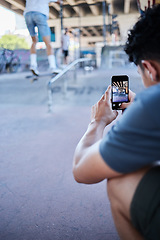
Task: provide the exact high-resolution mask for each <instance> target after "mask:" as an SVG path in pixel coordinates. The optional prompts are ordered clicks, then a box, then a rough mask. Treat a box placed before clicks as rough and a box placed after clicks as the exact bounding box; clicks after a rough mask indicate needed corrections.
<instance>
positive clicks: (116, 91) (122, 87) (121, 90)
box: [112, 80, 128, 102]
mask: <svg viewBox="0 0 160 240" xmlns="http://www.w3.org/2000/svg"><path fill="white" fill-rule="evenodd" d="M112 93H113V97H112V102H128V81H123V80H122V81H121V80H120V81H113V82H112Z"/></svg>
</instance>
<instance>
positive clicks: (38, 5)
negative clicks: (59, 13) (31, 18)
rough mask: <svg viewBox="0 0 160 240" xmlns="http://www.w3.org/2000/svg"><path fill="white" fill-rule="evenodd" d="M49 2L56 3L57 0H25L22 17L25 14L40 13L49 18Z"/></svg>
mask: <svg viewBox="0 0 160 240" xmlns="http://www.w3.org/2000/svg"><path fill="white" fill-rule="evenodd" d="M49 2H57V0H52V1H51V0H26V8H25V11H24V15H25V14H26V13H27V12H32V11H34V12H40V13H42V14H44V15H46V16H47V17H48V16H49V5H48V4H49Z"/></svg>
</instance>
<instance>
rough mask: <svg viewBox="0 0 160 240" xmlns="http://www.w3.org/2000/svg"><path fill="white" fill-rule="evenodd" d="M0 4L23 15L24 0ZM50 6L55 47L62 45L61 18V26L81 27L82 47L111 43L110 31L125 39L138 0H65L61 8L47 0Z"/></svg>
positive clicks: (75, 28) (7, 0)
mask: <svg viewBox="0 0 160 240" xmlns="http://www.w3.org/2000/svg"><path fill="white" fill-rule="evenodd" d="M0 5H2V6H4V7H6V8H8V9H10V10H12V11H14V12H16V13H18V14H21V15H23V11H24V9H25V0H0ZM49 8H50V13H49V20H48V21H49V25H50V27H53V29H54V32H55V36H56V38H55V42H54V47H60V44H61V28H62V19H63V27H68V28H69V29H71V30H72V31H73V32H74V31H76V30H77V29H80V38H81V44H82V46H94V44H95V43H97V42H104V41H106V42H110V39H111V35H112V34H113V33H114V34H115V35H116V36H118V37H119V38H120V40H122V41H123V40H125V37H126V32H127V30H128V29H129V28H130V27H131V25H132V24H133V23H134V22H135V21H136V19H137V18H138V16H139V12H138V7H137V0H105V1H104V0H64V1H63V4H62V8H61V5H60V4H58V3H55V2H50V4H49ZM62 9H63V11H61V10H62ZM60 13H63V18H62V17H61V16H62V15H61V16H60ZM113 25H115V26H113Z"/></svg>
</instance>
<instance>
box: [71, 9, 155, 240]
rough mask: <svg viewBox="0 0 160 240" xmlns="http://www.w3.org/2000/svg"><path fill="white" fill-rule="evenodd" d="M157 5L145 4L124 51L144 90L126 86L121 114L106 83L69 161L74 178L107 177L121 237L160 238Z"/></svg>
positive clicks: (96, 179)
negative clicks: (124, 101) (71, 160)
mask: <svg viewBox="0 0 160 240" xmlns="http://www.w3.org/2000/svg"><path fill="white" fill-rule="evenodd" d="M159 13H160V5H157V6H155V7H153V8H151V9H147V10H146V11H145V13H144V14H143V16H141V18H140V19H139V20H138V22H137V23H136V24H135V26H134V27H133V29H132V30H130V33H129V35H128V40H127V43H126V46H125V51H126V53H127V54H128V56H129V60H130V61H131V62H134V63H135V64H136V65H137V68H138V72H139V74H140V75H141V77H142V81H143V83H144V86H145V87H146V89H145V90H144V91H142V92H141V93H139V94H137V96H136V97H135V94H134V93H133V92H132V91H129V102H128V103H127V102H126V103H122V104H121V108H127V109H126V111H125V112H124V114H123V115H122V117H121V118H120V119H119V120H118V121H117V122H116V123H115V125H114V126H113V127H112V128H111V130H110V131H109V132H108V133H107V134H106V136H104V137H103V133H104V129H105V127H106V126H107V125H109V124H110V123H111V122H113V121H114V120H115V119H116V118H117V115H118V112H117V111H116V110H112V108H111V104H110V91H111V87H110V86H109V87H108V89H107V91H106V92H105V94H104V95H103V96H102V98H101V99H100V100H99V101H98V102H97V103H96V104H95V105H94V106H93V107H92V113H91V122H90V124H89V126H88V129H87V131H86V133H85V134H84V136H83V137H82V138H81V140H80V142H79V143H78V145H77V147H76V150H75V154H74V161H73V174H74V178H75V180H76V181H77V182H80V183H86V184H92V183H98V182H100V181H103V180H104V179H108V181H107V191H108V196H109V199H110V202H111V209H112V214H113V218H114V222H115V226H116V228H117V231H118V233H119V236H120V238H121V239H123V240H125V239H126V240H128V239H129V240H132V239H134V240H135V239H136V240H140V239H152V240H158V239H160V166H159V165H158V162H159V160H160V44H159V43H160V14H159Z"/></svg>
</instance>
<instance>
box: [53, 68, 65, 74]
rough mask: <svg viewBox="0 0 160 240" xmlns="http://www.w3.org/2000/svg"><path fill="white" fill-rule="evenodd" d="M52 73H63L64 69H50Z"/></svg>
mask: <svg viewBox="0 0 160 240" xmlns="http://www.w3.org/2000/svg"><path fill="white" fill-rule="evenodd" d="M50 71H51V73H53V74H54V73H57V74H58V73H60V72H61V71H62V69H60V68H50Z"/></svg>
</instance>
